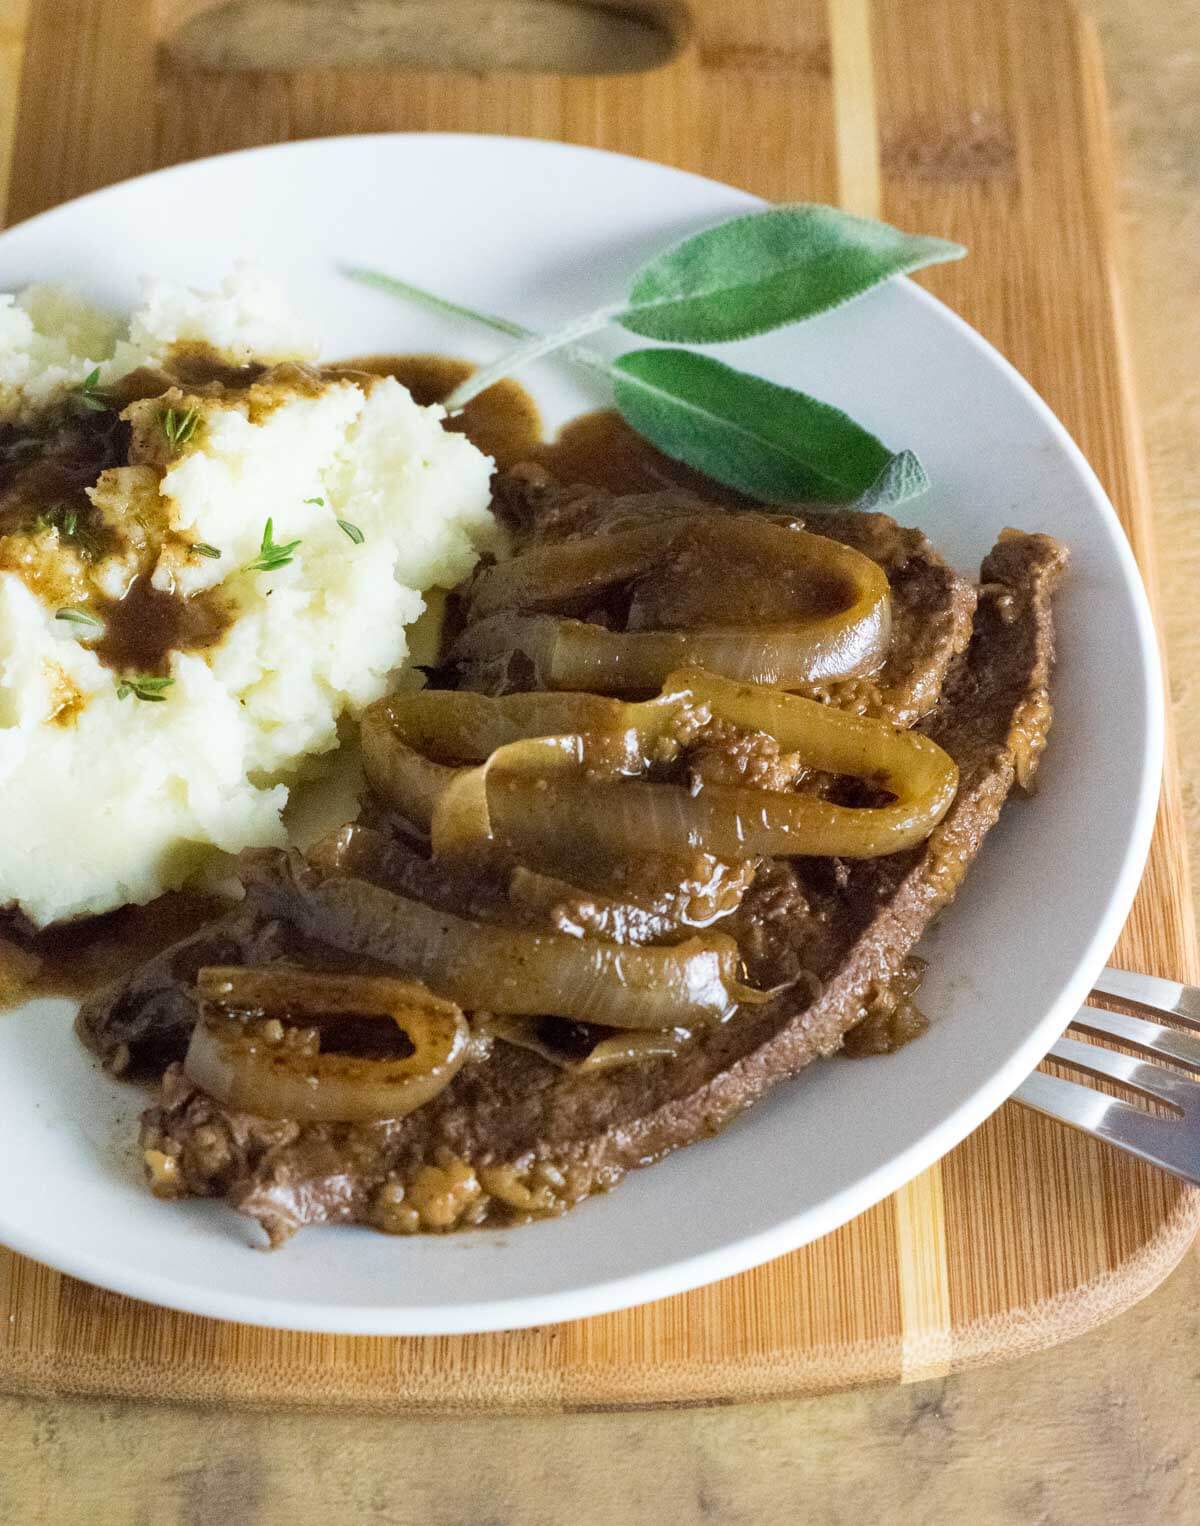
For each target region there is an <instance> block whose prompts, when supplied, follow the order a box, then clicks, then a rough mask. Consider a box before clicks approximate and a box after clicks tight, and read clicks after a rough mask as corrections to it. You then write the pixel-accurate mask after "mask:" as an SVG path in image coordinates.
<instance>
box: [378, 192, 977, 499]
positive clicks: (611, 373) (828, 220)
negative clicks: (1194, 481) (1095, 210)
mask: <svg viewBox="0 0 1200 1526" xmlns="http://www.w3.org/2000/svg"><path fill="white" fill-rule="evenodd" d="M964 253H965V250H964V249H963V248H962V247H961V246H960V245H958V244H952V243H949V242H948V241H947V240H945V239H939V238H927V237H922V236H916V235H912V234H907V233H903V232H901V231H900V230H898V229H896V228H892V227H889V226H888V225H887V224H885V223H876V222H870V221H868V220H866V219H864V218H859V217H851V216H850V215H849V214H847V213H845V212H840V211H838V210H837V209H835V208H833V207H824V206H816V205H798V206H783V207H772V208H769V209H767V210H766V211H763V212H752V213H749V214H747V215H745V216H742V217H735V218H731V219H730V220H728V221H727V222H724V223H720V224H718V225H717V226H716V227H714V228H709V229H707V230H706V231H704V232H702V233H699V234H696V235H695V236H693V237H691V238H687V239H684V240H683V241H682V242H681V243H678V244H676V245H674V246H673V247H672V248H670V249H667V250H665V251H664V252H663V253H662V254H659V255H656V256H655V257H654V258H653V259H651V260H650V261H648V262H647V263H646V264H645V265H643V266H642V267H641V269H640V270H639V271H638V272H637V273H636V274H635V276H634V278H633V282H632V285H631V288H630V294H629V298H628V300H627V301H626V302H625V303H620V304H616V305H612V306H608V307H604V308H599V309H597V310H596V311H595V312H593V313H588V314H585V315H584V316H583V317H580V318H575V319H572V320H571V321H570V322H568V323H567V324H565V325H563V326H562V327H560V328H558V329H556V330H555V331H554V332H553V333H551V334H537V333H534V332H532V331H531V330H529V329H526V328H523V327H522V326H521V325H520V324H516V323H513V322H512V321H511V320H510V319H507V318H500V317H496V316H495V315H493V314H489V313H483V312H479V311H477V310H476V309H473V308H469V307H466V306H464V305H463V304H461V303H458V302H452V301H449V300H448V299H446V298H444V297H439V296H437V295H435V294H434V293H431V292H426V291H423V290H422V289H421V288H419V287H415V286H413V285H411V284H410V283H408V282H405V281H400V280H397V279H395V278H394V277H390V276H386V275H383V274H381V273H379V272H376V271H365V270H351V271H350V272H348V273H349V274H350V275H351V277H352V278H354V279H356V280H358V281H360V282H363V283H364V284H367V285H370V286H374V287H376V288H378V289H381V290H385V291H388V292H390V293H391V294H392V295H395V296H400V297H404V298H408V299H410V300H415V301H418V302H421V303H423V304H425V305H427V306H430V307H433V308H435V309H437V310H438V311H441V312H444V313H448V314H451V315H454V316H458V317H463V318H468V319H471V320H473V321H475V322H479V323H483V324H486V325H487V326H488V327H489V328H492V329H494V330H497V331H499V332H501V333H504V334H507V335H509V336H511V337H513V338H515V339H517V340H519V341H520V342H519V343H518V344H517V346H516V347H515V348H514V349H512V350H510V351H509V352H508V354H506V355H503V356H501V357H500V359H499V360H497V361H496V362H494V363H493V364H491V365H487V366H483V367H480V368H479V369H478V370H476V371H475V372H473V373H472V375H471V376H470V377H469V378H467V380H466V381H465V382H463V383H462V384H461V385H460V386H459V387H457V388H455V390H454V391H453V392H452V393H451V394H450V396H449V397H448V398H447V399H446V408H447V410H448V411H450V412H455V411H457V410H459V409H461V408H462V407H463V406H465V404H466V403H468V402H469V401H470V400H471V398H473V397H476V396H478V394H479V393H481V392H483V391H485V390H486V389H487V388H488V387H489V386H491V385H492V384H493V383H494V382H496V381H499V380H501V379H502V378H503V377H505V376H509V375H511V374H512V373H513V372H514V371H516V370H519V369H520V368H521V367H523V366H525V365H528V364H529V363H530V362H531V361H533V360H535V359H537V358H539V357H541V356H544V355H548V354H552V353H554V352H555V351H557V350H562V351H563V352H564V353H565V354H566V356H567V358H568V359H569V360H571V361H572V362H573V363H575V364H577V365H581V366H584V367H586V368H587V369H588V370H590V371H593V372H597V373H599V374H602V375H604V376H605V377H606V378H607V379H608V380H609V382H610V383H611V385H612V388H613V394H614V400H615V402H616V405H617V408H618V409H619V410H620V412H621V414H622V416H623V417H624V418H625V420H626V422H627V423H629V424H630V425H631V426H632V427H633V428H634V429H635V430H636V431H637V432H638V433H639V434H641V435H642V436H643V437H644V438H645V439H647V440H649V441H650V442H651V444H653V445H655V446H656V447H657V448H658V449H659V450H661V451H662V452H663V453H664V454H665V455H668V456H670V457H672V458H673V459H675V460H678V461H682V462H685V463H686V464H687V465H688V466H692V467H695V468H697V469H698V470H700V471H702V472H705V473H706V474H707V475H708V476H710V477H712V478H714V479H715V480H716V481H718V482H722V483H725V484H726V485H727V486H730V487H734V488H738V489H739V490H741V491H742V492H746V493H750V494H752V495H753V496H755V497H757V498H761V499H765V500H767V501H775V502H788V501H796V500H803V499H821V500H824V501H832V502H839V503H856V504H858V505H860V506H863V507H866V506H868V505H869V506H870V507H884V506H886V505H888V504H895V503H898V502H900V501H901V499H902V498H904V497H909V496H911V495H912V494H913V493H915V492H921V491H924V490H925V488H926V487H927V486H928V479H927V478H926V476H925V473H924V470H923V469H922V467H921V464H920V462H919V461H918V460H917V458H916V456H915V455H913V453H912V452H911V451H902V452H900V453H899V454H893V453H892V452H891V451H890V450H889V449H888V448H887V446H885V445H884V444H883V443H882V442H881V441H879V440H878V439H876V438H875V436H874V435H872V434H871V433H870V432H869V431H867V430H866V429H864V428H863V427H862V426H861V425H859V424H857V423H855V421H854V420H853V419H851V418H850V417H849V416H848V415H847V414H845V413H843V412H842V410H841V409H839V408H835V407H833V406H832V405H830V404H828V403H824V402H821V401H820V400H819V399H817V398H813V397H810V396H808V394H806V393H804V392H801V391H798V390H797V389H795V388H792V387H785V386H782V385H780V384H779V383H776V382H769V381H766V380H764V379H763V378H761V377H756V376H752V375H750V374H749V373H747V372H744V371H740V370H738V369H736V368H735V367H733V366H730V365H727V364H726V363H724V362H722V361H717V360H714V359H712V358H710V357H705V356H702V355H696V354H694V353H692V352H691V351H689V350H684V349H679V348H676V346H679V345H682V344H715V343H720V342H724V341H728V340H734V339H744V338H748V337H750V336H751V335H754V334H763V333H767V332H769V331H770V330H772V329H777V328H781V327H783V326H785V325H788V324H792V323H798V322H801V321H803V320H805V319H807V318H812V317H815V316H816V315H817V314H819V313H822V312H827V311H829V310H830V309H831V308H834V307H838V306H840V305H841V304H843V303H845V302H849V301H852V300H853V299H854V298H856V297H859V296H862V295H863V294H864V293H865V292H867V291H869V290H871V289H872V288H873V287H875V286H878V285H879V284H880V283H881V282H883V281H886V280H889V279H890V278H892V277H893V276H896V275H902V274H906V273H908V272H910V271H913V270H918V269H921V268H922V267H924V266H927V265H932V264H936V263H939V262H941V261H944V260H952V259H958V258H960V257H961V256H962V255H963V254H964ZM611 323H617V324H620V325H621V326H622V327H624V328H626V329H628V330H629V331H630V332H632V333H636V334H640V335H643V336H644V337H646V338H650V339H656V340H660V341H665V342H666V344H667V345H669V346H671V348H655V349H647V350H635V351H632V352H631V353H629V354H626V355H622V356H619V357H618V358H617V359H616V360H615V361H610V360H607V359H606V358H605V357H603V356H601V355H599V354H597V353H595V352H594V351H592V350H589V349H587V348H585V347H584V346H582V345H581V344H580V343H579V340H580V339H581V338H583V337H585V336H586V335H587V334H589V333H591V332H593V331H595V330H597V329H599V328H602V327H604V326H606V325H608V324H611Z"/></svg>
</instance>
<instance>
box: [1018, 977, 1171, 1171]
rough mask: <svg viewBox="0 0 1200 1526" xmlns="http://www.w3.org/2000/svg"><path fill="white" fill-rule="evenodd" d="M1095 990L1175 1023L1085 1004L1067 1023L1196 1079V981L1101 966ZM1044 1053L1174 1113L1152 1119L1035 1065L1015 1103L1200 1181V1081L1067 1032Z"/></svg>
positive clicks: (1116, 1099) (1126, 1105) (1166, 1169)
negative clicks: (1189, 982)
mask: <svg viewBox="0 0 1200 1526" xmlns="http://www.w3.org/2000/svg"><path fill="white" fill-rule="evenodd" d="M1092 994H1093V996H1108V997H1112V998H1113V999H1114V1000H1116V1001H1119V1002H1121V1003H1122V1004H1124V1005H1125V1006H1130V1007H1136V1008H1137V1009H1138V1010H1139V1011H1140V1012H1146V1013H1149V1014H1151V1016H1152V1017H1154V1018H1170V1019H1171V1020H1172V1021H1173V1022H1175V1023H1178V1024H1179V1025H1180V1026H1179V1027H1168V1026H1167V1025H1166V1024H1165V1023H1163V1022H1154V1021H1148V1020H1147V1019H1146V1018H1142V1017H1125V1016H1124V1015H1123V1014H1121V1013H1119V1012H1103V1011H1101V1010H1100V1009H1099V1008H1097V1007H1086V1006H1085V1007H1081V1008H1080V1009H1079V1011H1078V1012H1077V1013H1076V1015H1075V1016H1074V1017H1073V1018H1072V1019H1071V1022H1070V1027H1072V1028H1078V1029H1079V1030H1080V1031H1081V1032H1083V1033H1088V1034H1091V1035H1092V1036H1093V1037H1094V1038H1100V1039H1112V1040H1115V1042H1117V1043H1118V1044H1124V1045H1125V1046H1126V1047H1127V1048H1129V1049H1136V1050H1137V1051H1138V1052H1139V1053H1140V1054H1144V1055H1147V1056H1154V1057H1156V1058H1157V1059H1159V1060H1166V1061H1168V1062H1169V1063H1170V1064H1171V1065H1174V1066H1178V1067H1180V1068H1182V1069H1183V1070H1186V1071H1188V1072H1189V1073H1190V1074H1191V1075H1193V1076H1197V1077H1200V987H1196V986H1185V985H1180V984H1179V982H1178V981H1177V980H1160V979H1159V978H1158V977H1157V976H1156V975H1133V974H1130V973H1129V972H1128V971H1127V970H1105V971H1104V973H1103V974H1102V975H1101V976H1100V979H1099V980H1097V981H1096V983H1095V985H1094V986H1093V987H1092ZM1188 1029H1190V1030H1192V1031H1191V1032H1188V1031H1186V1030H1188ZM1181 1030H1183V1031H1181ZM1193 1035H1195V1036H1193ZM1046 1058H1047V1059H1049V1060H1055V1061H1057V1062H1058V1063H1059V1064H1060V1065H1064V1066H1067V1067H1069V1068H1070V1069H1071V1070H1077V1071H1080V1072H1082V1074H1083V1075H1085V1076H1094V1077H1096V1078H1097V1079H1099V1080H1103V1081H1119V1082H1121V1083H1122V1084H1123V1085H1125V1086H1127V1087H1130V1088H1131V1089H1132V1090H1133V1091H1135V1092H1138V1093H1140V1094H1141V1095H1142V1096H1144V1097H1148V1098H1150V1099H1152V1100H1153V1101H1155V1102H1159V1103H1162V1104H1164V1105H1165V1106H1166V1107H1168V1108H1169V1109H1170V1110H1171V1113H1172V1116H1171V1117H1168V1118H1163V1117H1156V1116H1155V1115H1154V1114H1152V1113H1147V1112H1144V1111H1143V1110H1142V1109H1141V1108H1138V1107H1135V1106H1134V1105H1133V1104H1132V1103H1130V1102H1122V1101H1120V1100H1119V1099H1118V1098H1116V1097H1108V1096H1105V1095H1104V1094H1103V1093H1102V1092H1097V1091H1093V1090H1092V1088H1091V1087H1090V1086H1083V1085H1080V1084H1079V1083H1077V1082H1075V1081H1064V1080H1063V1079H1062V1078H1061V1077H1060V1076H1048V1075H1045V1074H1043V1073H1042V1072H1041V1071H1038V1070H1035V1071H1034V1073H1033V1074H1032V1075H1031V1076H1030V1077H1029V1078H1028V1080H1025V1081H1022V1083H1021V1085H1020V1086H1018V1087H1017V1089H1016V1091H1015V1092H1014V1093H1013V1101H1014V1102H1020V1103H1021V1104H1022V1105H1023V1106H1024V1107H1031V1108H1033V1109H1034V1110H1035V1111H1036V1112H1039V1113H1046V1114H1047V1115H1048V1116H1049V1117H1051V1118H1058V1119H1060V1120H1061V1121H1062V1122H1063V1123H1069V1124H1070V1125H1071V1126H1072V1127H1073V1128H1077V1129H1082V1130H1083V1132H1084V1133H1085V1134H1092V1135H1094V1136H1095V1138H1097V1139H1106V1140H1108V1142H1109V1144H1114V1145H1116V1146H1117V1148H1118V1149H1120V1150H1127V1151H1128V1152H1129V1153H1130V1154H1131V1155H1137V1156H1139V1157H1140V1158H1141V1159H1142V1160H1148V1161H1150V1162H1151V1164H1153V1165H1155V1166H1161V1167H1162V1169H1163V1170H1164V1171H1170V1172H1171V1173H1172V1174H1173V1175H1175V1176H1181V1177H1183V1179H1184V1181H1186V1182H1192V1183H1193V1184H1194V1185H1196V1186H1200V1086H1198V1085H1197V1084H1196V1082H1195V1081H1192V1080H1189V1079H1188V1078H1187V1076H1181V1075H1180V1074H1179V1073H1178V1071H1177V1070H1168V1069H1167V1068H1166V1066H1164V1065H1156V1064H1154V1063H1151V1062H1149V1061H1147V1060H1138V1059H1133V1058H1132V1057H1131V1056H1129V1055H1126V1054H1117V1053H1115V1052H1114V1051H1113V1050H1111V1049H1101V1048H1100V1047H1099V1046H1098V1045H1095V1044H1081V1043H1080V1042H1079V1040H1078V1039H1073V1038H1067V1037H1064V1038H1061V1039H1059V1041H1058V1043H1057V1044H1055V1046H1054V1047H1053V1049H1051V1051H1050V1053H1049V1054H1048V1055H1047V1056H1046Z"/></svg>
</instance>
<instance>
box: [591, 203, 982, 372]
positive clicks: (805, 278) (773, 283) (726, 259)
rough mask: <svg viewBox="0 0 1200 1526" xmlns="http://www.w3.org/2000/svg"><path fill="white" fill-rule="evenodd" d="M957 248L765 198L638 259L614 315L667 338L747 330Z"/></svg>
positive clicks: (949, 255)
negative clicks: (757, 207)
mask: <svg viewBox="0 0 1200 1526" xmlns="http://www.w3.org/2000/svg"><path fill="white" fill-rule="evenodd" d="M965 253H966V250H965V249H964V248H963V247H962V245H961V244H952V243H949V242H948V241H947V240H946V239H942V238H926V237H924V236H921V235H917V234H911V233H902V232H901V231H900V230H899V229H898V228H893V227H890V226H889V225H888V224H887V223H880V222H872V221H870V220H869V219H868V218H864V217H852V216H851V215H850V214H849V213H848V212H839V211H838V210H837V208H836V207H824V206H819V205H816V204H815V203H805V204H800V205H796V206H783V207H771V208H769V209H768V210H767V211H765V212H750V213H748V214H747V215H746V216H744V217H733V218H730V219H729V220H728V221H727V222H723V223H719V224H718V225H717V226H716V227H715V228H709V229H707V230H706V231H705V232H703V233H698V234H696V235H695V236H694V237H692V238H687V239H684V240H683V242H682V243H679V244H676V245H675V247H674V248H673V249H668V250H666V251H665V253H663V254H660V255H657V256H656V257H655V258H654V259H652V260H651V261H650V262H649V263H648V264H646V265H643V266H642V268H641V270H640V271H638V273H637V275H636V276H635V277H634V281H633V287H632V289H631V291H630V297H629V305H628V307H627V308H626V309H625V310H624V311H623V312H622V313H620V314H619V315H618V317H617V322H618V323H620V324H622V325H623V327H625V328H627V329H629V330H630V331H631V332H632V333H635V334H641V335H642V336H643V337H644V338H646V339H664V340H666V341H668V343H671V344H718V343H720V342H722V341H724V340H729V339H746V338H748V337H749V336H750V335H751V334H765V333H767V332H769V331H770V330H771V329H776V328H781V327H783V325H785V324H788V323H798V322H800V321H801V320H802V319H805V318H812V317H815V316H816V315H817V314H818V313H823V312H827V311H828V310H829V309H830V308H832V307H840V306H841V304H842V303H843V302H849V301H851V300H852V299H853V298H855V297H859V296H862V294H863V293H864V292H867V291H870V289H871V288H872V287H873V286H878V285H879V284H880V282H882V281H886V280H888V279H889V278H890V277H892V276H897V275H906V274H907V273H908V272H909V271H912V270H920V269H922V268H923V267H924V266H926V265H936V264H940V263H942V262H943V261H945V260H957V259H961V258H962V256H963V255H964V254H965Z"/></svg>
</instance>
